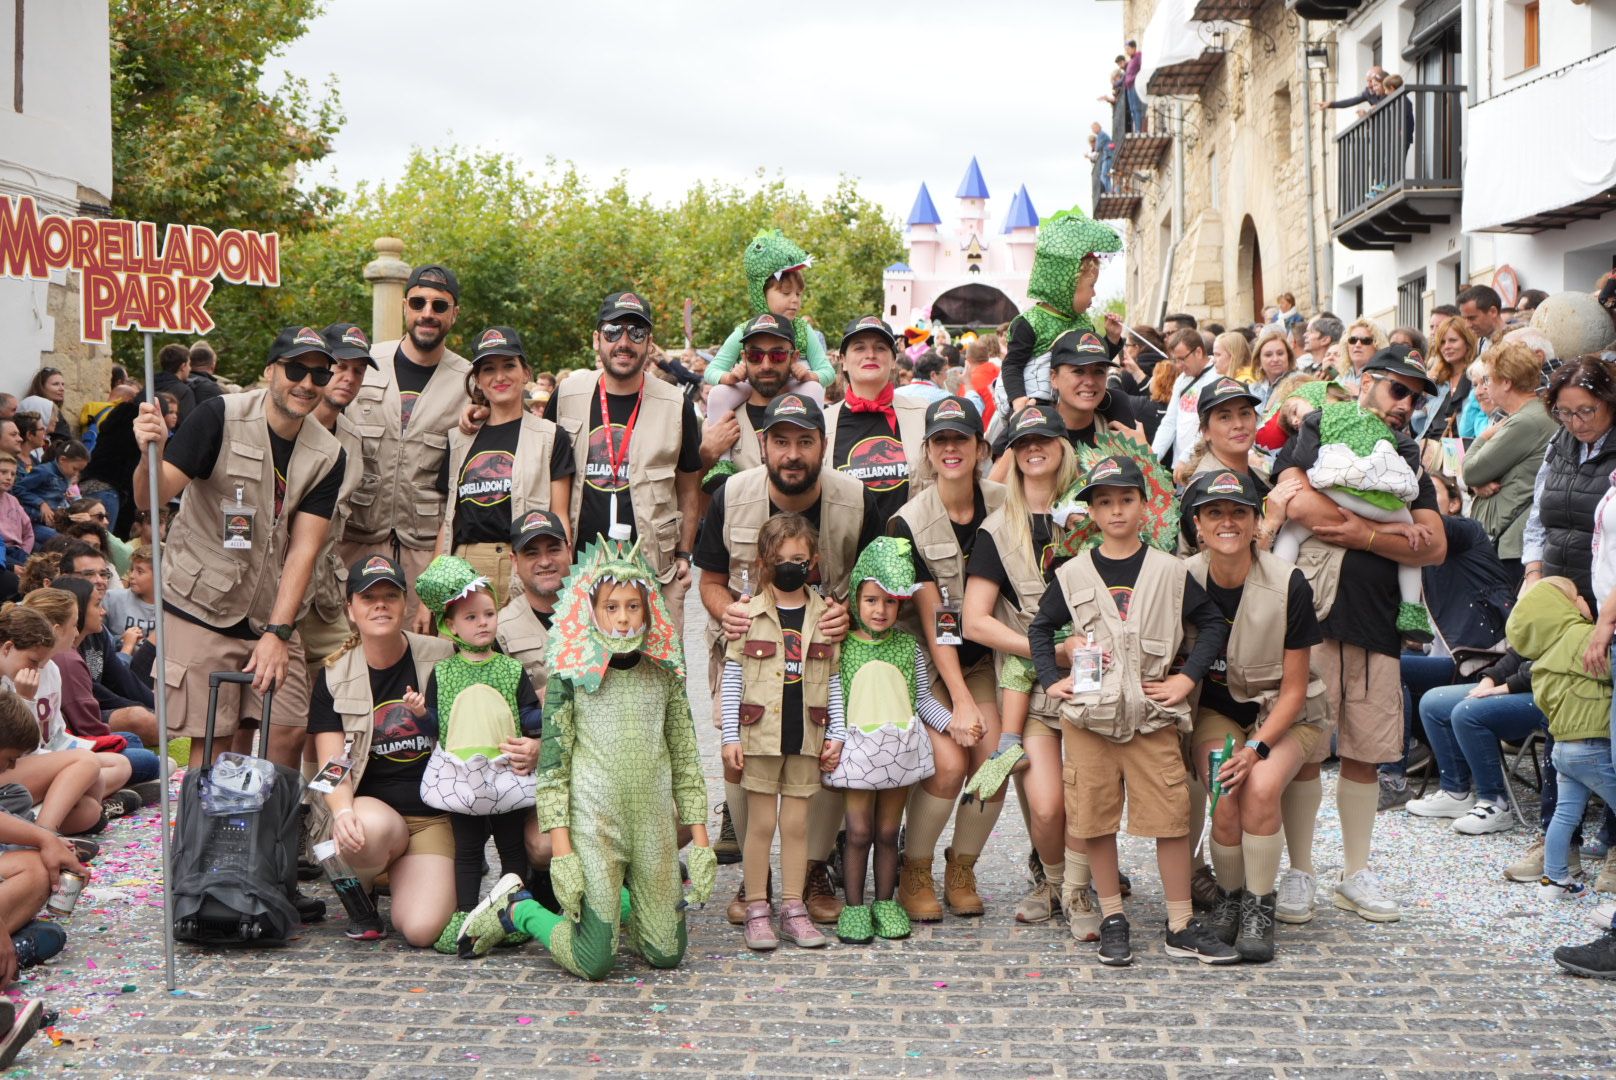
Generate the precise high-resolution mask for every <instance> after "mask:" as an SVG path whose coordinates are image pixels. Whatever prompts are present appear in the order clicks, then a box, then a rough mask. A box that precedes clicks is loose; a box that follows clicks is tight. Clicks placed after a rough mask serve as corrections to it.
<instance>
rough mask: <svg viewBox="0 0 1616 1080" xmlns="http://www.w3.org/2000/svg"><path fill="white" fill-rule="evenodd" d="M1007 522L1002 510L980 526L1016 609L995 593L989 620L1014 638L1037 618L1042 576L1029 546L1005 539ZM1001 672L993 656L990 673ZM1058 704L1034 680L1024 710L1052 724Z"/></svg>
mask: <svg viewBox="0 0 1616 1080" xmlns="http://www.w3.org/2000/svg"><path fill="white" fill-rule="evenodd" d="M1009 524H1010V518H1009V515H1008V513H1007V512H1006V510H1005V508H1004V507H1003V506H1000V507H999V508H998V509H997V510H995V511H993V513H991V514H989V515H988V516H987V518H986V520H984V521H983V522H982V529H981V531H982V532H984V533H987V534H988V536H990V537H992V538H993V545H994V547H995V548H997V549H998V552H999V563H1000V565H1002V566H1003V567H1004V573H1005V576H1006V577H1007V578H1009V579H1010V585H1011V587H1012V588H1014V589H1015V593H1016V599H1017V601H1019V603H1020V606H1019V607H1018V606H1017V605H1016V604H1013V603H1011V601H1010V594H1009V593H1007V592H1005V590H1003V589H1000V590H999V599H998V600H997V601H996V602H995V603H994V606H993V617H994V618H995V619H998V620H999V621H1000V622H1002V623H1004V625H1006V626H1008V627H1009V628H1010V629H1012V630H1014V631H1015V632H1016V633H1018V634H1023V635H1025V634H1026V633H1027V628H1028V627H1029V626H1031V625H1032V620H1033V616H1035V615H1037V614H1038V603H1039V601H1041V600H1042V599H1043V598H1044V589H1045V582H1044V575H1043V572H1042V571H1041V570H1039V569H1038V557H1037V555H1036V553H1034V552H1033V551H1032V550H1031V545H1022V544H1016V543H1013V542H1012V540H1011V537H1010V535H1009V533H1010V529H1009ZM1003 670H1004V654H1003V653H1000V652H995V653H994V654H993V673H994V675H995V677H997V676H998V675H999V674H1000V673H1002V672H1003ZM1057 704H1058V702H1056V701H1054V700H1053V699H1051V698H1050V697H1048V696H1047V695H1046V694H1045V693H1044V691H1043V688H1042V687H1040V686H1039V685H1038V684H1037V682H1036V680H1035V681H1034V683H1033V688H1032V693H1031V695H1030V700H1029V703H1028V706H1027V710H1028V712H1029V713H1030V714H1031V715H1033V716H1035V717H1038V718H1040V719H1047V720H1049V721H1050V722H1052V723H1053V722H1055V719H1056V714H1055V707H1056V705H1057Z"/></svg>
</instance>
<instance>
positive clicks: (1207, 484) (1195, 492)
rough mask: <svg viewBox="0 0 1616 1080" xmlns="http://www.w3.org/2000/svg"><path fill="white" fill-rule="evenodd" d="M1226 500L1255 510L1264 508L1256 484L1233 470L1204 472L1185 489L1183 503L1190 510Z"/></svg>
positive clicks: (1248, 477) (1246, 476)
mask: <svg viewBox="0 0 1616 1080" xmlns="http://www.w3.org/2000/svg"><path fill="white" fill-rule="evenodd" d="M1224 499H1226V500H1228V501H1229V502H1232V503H1239V504H1240V505H1241V506H1249V507H1251V508H1252V509H1253V510H1256V509H1258V508H1259V507H1261V506H1262V496H1261V495H1260V494H1258V493H1257V484H1256V482H1255V481H1253V480H1252V478H1251V477H1250V476H1248V475H1246V474H1244V473H1237V472H1235V471H1234V470H1233V469H1219V470H1218V471H1216V472H1204V473H1202V474H1201V475H1199V476H1197V477H1196V478H1195V479H1193V480H1191V481H1190V483H1189V486H1188V487H1187V488H1185V489H1184V498H1183V503H1184V506H1185V507H1187V508H1188V509H1190V510H1194V509H1196V508H1197V507H1201V506H1205V505H1206V504H1207V503H1214V502H1218V501H1220V500H1224Z"/></svg>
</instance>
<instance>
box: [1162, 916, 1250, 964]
mask: <svg viewBox="0 0 1616 1080" xmlns="http://www.w3.org/2000/svg"><path fill="white" fill-rule="evenodd" d="M1162 948H1163V949H1164V950H1165V951H1166V953H1167V955H1168V956H1177V957H1181V958H1183V959H1186V960H1199V961H1200V962H1201V963H1203V964H1238V963H1239V962H1240V954H1239V953H1237V952H1235V951H1234V946H1233V945H1225V944H1224V943H1223V942H1221V941H1219V940H1218V936H1217V935H1216V934H1214V933H1213V932H1212V931H1211V930H1210V929H1208V928H1207V927H1206V925H1205V924H1203V923H1202V922H1201V920H1200V919H1191V920H1190V921H1189V922H1187V923H1185V924H1184V929H1182V930H1174V929H1173V928H1172V927H1168V928H1167V935H1166V937H1165V938H1164V939H1163V941H1162Z"/></svg>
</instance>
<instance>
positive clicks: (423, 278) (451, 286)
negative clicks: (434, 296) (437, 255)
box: [404, 263, 460, 304]
mask: <svg viewBox="0 0 1616 1080" xmlns="http://www.w3.org/2000/svg"><path fill="white" fill-rule="evenodd" d="M416 286H420V287H421V288H423V289H437V290H438V291H439V292H446V293H448V294H449V295H450V296H452V297H454V302H455V303H457V304H458V303H460V279H459V278H457V277H455V276H454V271H453V270H450V269H449V268H448V267H447V266H444V265H443V264H442V263H427V264H426V265H425V266H417V267H416V268H415V269H414V270H411V271H410V278H409V280H408V281H406V282H405V283H404V295H406V296H408V295H409V292H410V290H411V289H413V288H415V287H416Z"/></svg>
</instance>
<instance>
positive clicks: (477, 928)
mask: <svg viewBox="0 0 1616 1080" xmlns="http://www.w3.org/2000/svg"><path fill="white" fill-rule="evenodd" d="M525 888H526V886H525V885H524V884H523V882H522V879H521V877H519V876H518V875H516V874H506V875H505V876H504V877H502V878H500V879H499V880H498V881H497V882H495V883H494V887H493V888H492V889H490V890H489V892H488V895H487V896H485V897H483V900H482V903H480V904H478V905H477V906H476V907H474V908H472V909H471V914H469V915H467V916H466V917H465V919H464V920H463V921H462V922H463V925H462V926H461V929H460V949H459V952H460V955H461V956H462V957H463V958H465V959H472V958H475V957H479V956H487V955H488V953H489V951H490V950H491V949H493V947H494V946H495V945H498V944H499V943H500V942H502V941H504V940H505V939H506V938H508V937H509V936H510V935H511V934H512V933H514V932H515V931H514V930H513V929H512V928H511V927H510V926H508V925H507V923H506V922H505V919H504V918H503V916H504V914H505V909H506V908H507V907H508V906H509V905H510V902H511V900H512V898H514V897H516V896H518V895H521V894H522V892H523V890H524V889H525Z"/></svg>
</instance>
